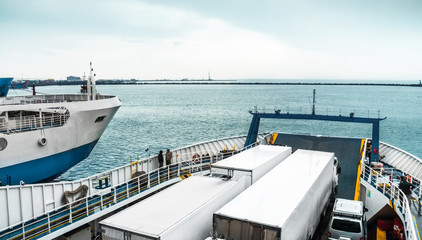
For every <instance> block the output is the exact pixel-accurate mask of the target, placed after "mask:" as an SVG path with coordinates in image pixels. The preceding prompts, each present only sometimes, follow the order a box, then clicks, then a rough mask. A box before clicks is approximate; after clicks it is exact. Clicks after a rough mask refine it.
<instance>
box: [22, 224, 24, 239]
mask: <svg viewBox="0 0 422 240" xmlns="http://www.w3.org/2000/svg"><path fill="white" fill-rule="evenodd" d="M22 238H23V239H24V240H25V222H22Z"/></svg>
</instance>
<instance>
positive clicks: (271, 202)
mask: <svg viewBox="0 0 422 240" xmlns="http://www.w3.org/2000/svg"><path fill="white" fill-rule="evenodd" d="M334 174H335V168H334V153H327V152H319V151H309V150H297V151H296V152H295V153H293V154H292V155H291V156H290V157H288V158H287V159H286V160H284V161H283V162H281V163H280V164H279V165H277V167H275V168H274V169H273V170H271V171H270V172H269V173H267V174H266V175H265V176H264V177H262V178H261V179H260V180H258V181H257V182H256V183H254V184H253V185H252V186H251V187H249V188H248V189H246V190H245V191H244V192H242V193H241V194H239V196H237V197H236V198H235V199H233V200H232V201H230V202H229V203H228V204H226V205H225V206H224V207H223V208H221V209H220V210H218V211H216V212H215V214H214V216H213V225H214V230H215V231H216V232H217V236H220V237H221V235H220V234H223V235H224V237H225V239H227V238H229V237H230V238H232V239H255V238H256V236H260V237H259V238H256V239H287V240H291V239H310V238H311V237H312V236H313V234H314V232H315V229H316V228H317V226H318V223H319V220H320V216H321V214H322V212H323V211H324V210H325V208H326V207H327V205H328V203H329V201H330V195H331V194H332V193H333V192H334V187H335V186H333V185H335V181H334Z"/></svg>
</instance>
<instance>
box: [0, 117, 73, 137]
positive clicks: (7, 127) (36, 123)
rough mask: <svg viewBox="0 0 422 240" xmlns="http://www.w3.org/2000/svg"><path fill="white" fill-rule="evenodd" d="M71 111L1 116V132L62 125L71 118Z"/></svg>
mask: <svg viewBox="0 0 422 240" xmlns="http://www.w3.org/2000/svg"><path fill="white" fill-rule="evenodd" d="M69 117H70V114H69V113H63V114H60V113H53V114H51V115H45V114H42V117H41V118H40V117H39V116H35V115H32V116H21V117H13V118H8V119H6V117H0V133H7V134H9V133H15V132H24V131H32V130H36V129H43V128H51V127H60V126H63V125H64V124H66V122H67V120H68V119H69Z"/></svg>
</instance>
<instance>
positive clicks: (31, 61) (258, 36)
mask: <svg viewBox="0 0 422 240" xmlns="http://www.w3.org/2000/svg"><path fill="white" fill-rule="evenodd" d="M0 54H1V57H0V76H12V77H15V78H17V79H20V78H22V77H23V78H54V79H65V78H66V77H67V76H69V75H76V76H82V75H83V73H84V72H88V71H89V62H90V61H92V62H93V64H94V69H95V72H96V73H97V76H98V78H107V79H111V78H118V79H120V78H125V79H127V78H136V79H180V78H188V79H194V78H195V79H202V78H208V72H210V73H211V77H212V78H214V79H252V78H259V79H261V78H263V79H264V78H265V79H334V80H342V79H345V80H410V81H415V82H416V81H418V80H419V79H422V1H421V0H379V1H376V0H307V1H302V0H261V1H257V0H124V1H123V0H68V1H64V0H31V1H29V0H21V1H17V0H1V1H0Z"/></svg>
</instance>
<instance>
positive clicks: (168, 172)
mask: <svg viewBox="0 0 422 240" xmlns="http://www.w3.org/2000/svg"><path fill="white" fill-rule="evenodd" d="M167 180H170V165H167Z"/></svg>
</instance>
